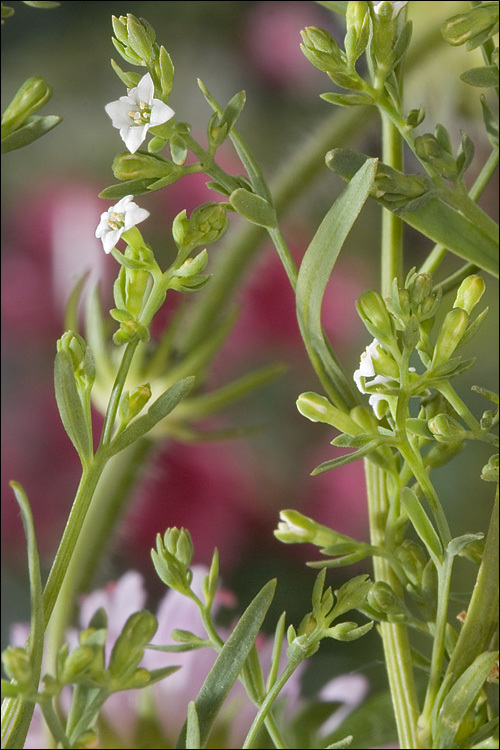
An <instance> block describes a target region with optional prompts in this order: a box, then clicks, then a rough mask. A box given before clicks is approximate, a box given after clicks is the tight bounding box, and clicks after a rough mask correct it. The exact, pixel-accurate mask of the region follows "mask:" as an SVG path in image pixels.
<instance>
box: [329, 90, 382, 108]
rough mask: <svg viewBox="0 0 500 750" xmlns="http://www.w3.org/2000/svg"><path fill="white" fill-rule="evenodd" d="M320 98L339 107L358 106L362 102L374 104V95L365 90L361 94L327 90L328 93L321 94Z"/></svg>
mask: <svg viewBox="0 0 500 750" xmlns="http://www.w3.org/2000/svg"><path fill="white" fill-rule="evenodd" d="M320 98H321V99H324V100H325V102H328V103H329V104H336V105H337V106H339V107H357V106H358V105H360V104H368V105H369V104H373V99H372V97H371V96H370V95H369V94H364V93H363V92H360V93H359V94H333V93H330V92H327V93H326V94H320Z"/></svg>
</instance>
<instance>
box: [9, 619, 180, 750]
mask: <svg viewBox="0 0 500 750" xmlns="http://www.w3.org/2000/svg"><path fill="white" fill-rule="evenodd" d="M157 627H158V623H157V620H156V617H154V615H152V614H151V612H148V611H147V610H142V611H140V612H136V613H135V614H133V615H131V616H130V617H129V618H128V620H127V622H126V623H125V625H124V626H123V629H122V631H121V633H120V635H119V636H118V638H117V640H116V641H115V643H114V645H113V648H112V651H111V655H110V658H109V662H108V664H107V665H106V658H105V645H106V639H107V616H106V613H105V611H104V610H102V609H100V610H98V611H97V612H96V613H95V614H94V616H93V617H92V619H91V621H90V624H89V626H88V628H86V629H85V630H82V631H81V632H80V633H79V635H78V640H79V644H78V646H77V647H76V648H74V649H73V651H70V650H69V646H68V644H67V643H65V644H63V645H62V646H61V648H60V649H59V651H58V653H57V657H56V664H55V675H51V674H45V675H44V676H43V678H42V684H43V687H42V689H41V690H39V689H38V686H36V685H33V680H32V675H31V665H30V658H29V655H28V654H27V652H26V651H25V649H22V648H13V647H9V648H7V649H6V650H5V651H4V652H3V654H2V661H3V664H4V668H5V672H6V674H7V675H8V676H9V677H10V678H11V679H14V680H15V681H16V683H17V685H16V691H17V694H20V695H22V696H23V698H24V699H25V700H29V701H33V702H38V703H40V704H41V707H42V712H44V710H45V707H46V705H47V703H49V702H51V701H52V700H53V699H57V697H58V696H59V694H60V692H61V690H62V689H63V688H64V687H65V686H66V685H74V686H75V690H74V692H73V704H74V706H73V707H72V709H71V710H70V712H69V715H68V719H67V723H66V726H65V728H64V732H65V735H66V737H67V738H68V740H69V742H70V743H71V745H70V746H71V747H87V746H89V745H88V744H82V743H88V742H90V741H91V740H94V741H95V740H96V733H95V730H94V725H95V722H96V720H97V716H98V714H99V711H100V710H101V708H102V706H103V704H104V703H105V701H106V700H107V699H108V698H109V696H110V695H112V694H113V693H116V692H120V691H122V690H132V689H136V688H143V687H146V686H148V685H153V684H154V683H155V682H158V681H159V680H161V679H163V678H164V677H167V676H168V675H169V674H171V673H172V672H174V671H176V670H177V669H178V667H165V668H161V669H155V670H148V669H145V668H144V667H140V666H139V665H140V662H141V661H142V658H143V656H144V650H145V648H146V646H147V644H148V643H149V642H150V641H151V639H152V638H153V636H154V634H155V633H156V630H157ZM75 709H76V710H75Z"/></svg>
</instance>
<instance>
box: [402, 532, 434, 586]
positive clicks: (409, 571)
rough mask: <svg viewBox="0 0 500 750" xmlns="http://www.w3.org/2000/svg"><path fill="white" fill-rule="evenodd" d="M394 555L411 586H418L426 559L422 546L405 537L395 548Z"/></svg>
mask: <svg viewBox="0 0 500 750" xmlns="http://www.w3.org/2000/svg"><path fill="white" fill-rule="evenodd" d="M396 557H397V558H398V560H399V562H400V563H401V565H402V567H403V569H404V572H405V573H406V575H407V576H408V580H409V581H410V583H411V584H412V585H413V586H420V585H421V583H422V575H423V572H424V568H425V566H426V564H427V559H428V558H427V555H426V553H425V549H424V548H423V546H422V545H421V544H419V543H418V542H414V541H412V540H411V539H405V540H404V542H402V543H401V544H400V546H399V547H398V548H397V550H396Z"/></svg>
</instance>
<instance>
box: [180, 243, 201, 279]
mask: <svg viewBox="0 0 500 750" xmlns="http://www.w3.org/2000/svg"><path fill="white" fill-rule="evenodd" d="M207 263H208V253H207V251H206V250H202V251H201V253H198V255H197V256H196V257H195V258H186V260H185V261H184V263H183V264H182V266H181V267H180V268H178V269H177V270H176V271H175V273H174V275H175V276H179V277H180V278H191V277H192V276H196V274H198V273H200V272H201V271H203V269H204V268H205V266H206V265H207Z"/></svg>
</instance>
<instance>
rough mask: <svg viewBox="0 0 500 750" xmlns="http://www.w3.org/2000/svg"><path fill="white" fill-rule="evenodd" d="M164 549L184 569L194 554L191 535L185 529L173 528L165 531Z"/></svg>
mask: <svg viewBox="0 0 500 750" xmlns="http://www.w3.org/2000/svg"><path fill="white" fill-rule="evenodd" d="M163 543H164V545H165V549H166V550H167V551H168V552H169V553H170V554H171V555H173V557H175V559H176V560H177V561H178V562H179V563H181V565H183V566H184V567H186V568H187V567H188V566H189V564H190V563H191V560H192V558H193V553H194V547H193V541H192V539H191V534H190V533H189V531H188V530H187V529H184V528H180V529H179V528H177V527H176V526H173V527H172V528H170V529H167V530H166V532H165V534H164V536H163Z"/></svg>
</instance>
